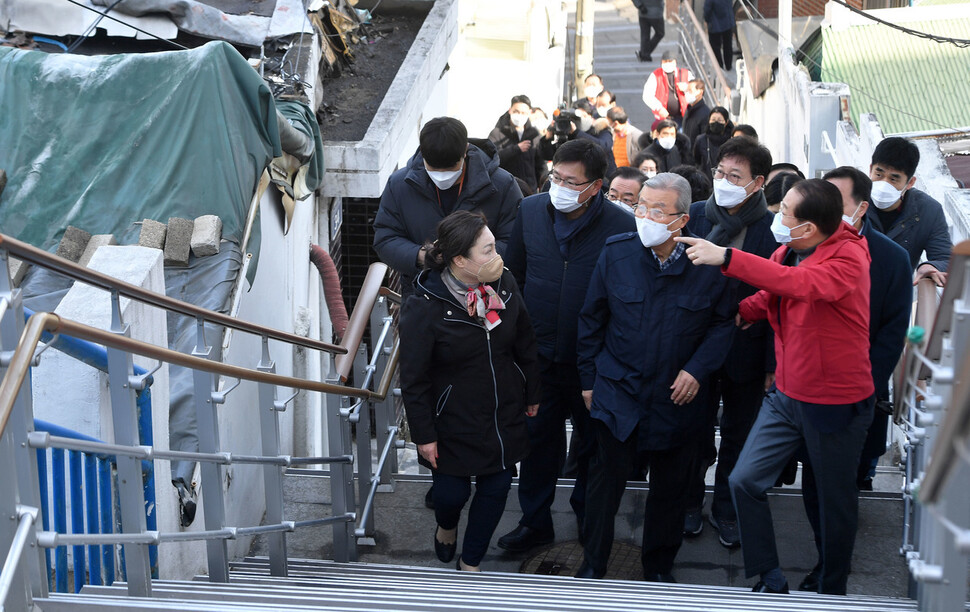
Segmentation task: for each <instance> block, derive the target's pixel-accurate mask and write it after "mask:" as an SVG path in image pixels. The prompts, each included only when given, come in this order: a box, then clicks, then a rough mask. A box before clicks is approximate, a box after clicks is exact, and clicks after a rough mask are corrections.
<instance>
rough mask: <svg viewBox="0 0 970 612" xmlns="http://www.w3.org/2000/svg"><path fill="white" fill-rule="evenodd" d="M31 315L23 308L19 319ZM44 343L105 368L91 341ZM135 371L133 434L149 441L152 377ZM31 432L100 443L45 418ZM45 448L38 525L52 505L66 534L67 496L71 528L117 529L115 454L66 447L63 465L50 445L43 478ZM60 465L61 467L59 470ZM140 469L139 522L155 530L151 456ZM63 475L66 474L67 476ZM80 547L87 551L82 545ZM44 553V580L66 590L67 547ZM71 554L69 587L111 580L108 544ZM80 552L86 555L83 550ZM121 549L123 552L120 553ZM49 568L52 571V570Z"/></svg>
mask: <svg viewBox="0 0 970 612" xmlns="http://www.w3.org/2000/svg"><path fill="white" fill-rule="evenodd" d="M32 314H34V313H33V312H32V311H30V310H29V309H27V308H25V309H24V315H25V318H30V316H31V315H32ZM43 341H45V342H53V344H52V347H53V348H55V349H57V350H59V351H61V352H62V353H64V354H66V355H68V356H70V357H73V358H74V359H77V360H79V361H81V362H83V363H85V364H87V365H90V366H91V367H93V368H96V369H98V370H100V371H102V372H107V371H108V354H107V351H106V350H105V349H104V348H103V347H101V346H99V345H97V344H93V343H91V342H87V341H84V340H78V339H77V338H71V337H69V336H57V337H56V338H55V337H53V336H51V335H50V334H47V333H45V334H44V337H43ZM134 374H135V376H144V377H145V385H144V388H143V389H140V390H137V391H136V396H135V397H136V406H137V410H138V438H139V443H140V444H142V445H145V446H152V445H153V439H152V403H151V402H152V400H151V385H152V383H153V382H154V381H153V379H152V377H151V376H150V375H148V372H147V371H146V370H144V369H143V368H140V367H138V366H135V368H134ZM34 429H35V430H36V431H45V432H48V433H50V434H51V435H53V436H60V437H64V438H71V439H76V440H88V441H94V442H100V441H101V440H98V439H97V438H92V437H90V436H86V435H84V434H81V433H78V432H75V431H72V430H70V429H67V428H64V427H61V426H59V425H55V424H53V423H47V422H44V421H40V420H35V421H34ZM47 466H48V453H47V452H46V451H44V450H38V451H37V468H38V472H39V476H40V492H41V514H42V521H43V527H44V530H45V531H46V530H50V523H51V518H52V513H51V512H50V506H51V505H53V523H54V531H56V532H58V533H68V524H67V498H68V495H70V499H71V521H70V522H71V525H70V530H71V531H70V532H71V533H112V532H114V531H115V529H116V527H118V529H117V530H118V531H120V525H119V523H120V514H119V513H117V512H115V506H116V505H117V500H116V496H115V495H114V494H113V492H114V491H115V490H116V487H114V486H113V483H112V479H113V478H114V469H113V468H114V466H115V458H114V456H111V455H100V454H91V453H84V452H80V451H69V452H68V453H67V466H65V451H63V450H61V449H51V450H50V466H51V479H52V482H50V483H49V482H48V479H47ZM65 468H66V469H65ZM142 474H143V480H144V491H145V519H146V520H145V523H146V527H147V529H148V530H149V531H154V530H156V529H158V522H157V515H156V509H155V472H154V464H153V463H152V462H151V461H142ZM68 476H69V477H68ZM85 548H86V549H87V550H85ZM45 552H46V555H47V572H48V582H49V585H50V588H51V589H52V590H56V591H58V592H62V593H63V592H67V590H68V572H69V570H68V563H67V547H64V546H60V547H57V548H56V549H55V551H54V565H53V568H52V567H51V554H50V551H49V550H48V551H45ZM72 552H73V557H74V567H73V574H74V592H75V593H76V592H78V591H80V590H81V587H82V586H83V585H84V584H86V583H88V584H95V585H100V584H108V585H110V584H112V583H113V582H114V580H115V556H114V547H113V546H111V545H104V546H97V545H90V546H86V547H85V546H73V547H72ZM85 553H86V554H85ZM122 554H123V553H122ZM121 561H122V563H121V571H122V578H124V562H123V561H124V559H123V557H122V559H121ZM149 561H150V563H151V567H152V577H153V578H158V548H157V547H156V546H152V547H150V548H149ZM52 569H53V571H52Z"/></svg>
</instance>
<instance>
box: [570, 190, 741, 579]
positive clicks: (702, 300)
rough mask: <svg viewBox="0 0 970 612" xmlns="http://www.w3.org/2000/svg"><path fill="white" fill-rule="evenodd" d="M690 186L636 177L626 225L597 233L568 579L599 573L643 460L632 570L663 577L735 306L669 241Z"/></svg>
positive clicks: (680, 232)
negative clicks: (580, 479) (638, 566)
mask: <svg viewBox="0 0 970 612" xmlns="http://www.w3.org/2000/svg"><path fill="white" fill-rule="evenodd" d="M690 193H691V191H690V184H689V183H688V182H687V180H686V179H684V178H683V177H681V176H679V175H676V174H672V173H661V174H658V175H657V176H655V177H653V178H652V179H650V180H648V181H647V182H646V183H644V186H643V190H642V191H641V192H640V196H639V203H638V204H637V206H636V208H635V209H634V214H635V217H636V225H637V231H636V232H635V233H629V234H623V235H620V236H614V237H613V238H610V239H609V240H607V242H606V246H605V247H604V249H603V252H602V254H601V255H600V258H599V261H598V262H597V264H596V269H595V271H594V272H593V277H592V279H591V280H590V284H589V291H588V292H587V293H586V302H585V304H584V305H583V310H582V312H581V313H580V317H579V337H578V349H577V353H578V357H579V362H578V364H579V377H580V382H581V383H582V388H583V400H584V402H585V405H586V407H587V408H588V409H589V410H590V416H591V418H592V424H593V425H592V426H593V431H594V432H595V436H596V445H595V446H596V449H595V453H594V456H593V459H592V460H591V461H590V465H589V476H588V484H587V489H586V497H587V502H586V504H587V511H586V521H585V523H584V532H585V536H586V538H585V541H584V542H583V557H584V563H583V565H582V567H580V569H579V571H578V572H577V573H576V576H577V577H578V578H602V577H604V576H605V575H606V572H607V560H608V559H609V557H610V550H611V548H612V545H613V535H614V518H615V516H616V512H617V509H618V508H619V505H620V498H621V497H622V495H623V491H624V489H625V487H626V481H627V478H628V476H629V475H630V474H631V472H632V471H633V470H634V469H635V468H638V467H640V466H642V463H641V460H644V459H645V460H646V464H647V468H648V469H649V471H650V492H649V493H648V494H647V499H646V505H645V508H644V527H643V544H642V551H641V552H642V558H641V561H642V563H643V575H644V578H645V579H646V580H648V581H652V582H675V580H674V577H673V575H672V573H671V572H672V569H673V564H674V558H675V557H676V555H677V551H678V550H679V549H680V544H681V541H682V540H683V525H684V512H685V510H686V507H687V492H688V490H687V484H688V480H689V478H688V475H689V473H690V469H691V465H692V463H693V462H692V460H691V456H692V454H693V448H694V438H695V437H696V436H697V434H698V429H699V425H700V423H701V421H702V415H703V413H704V410H705V406H706V394H707V392H708V388H709V386H708V384H707V381H708V379H709V378H710V376H711V375H712V374H713V373H714V372H715V371H716V370H717V369H718V368H719V367H720V366H721V364H722V362H723V361H724V358H725V356H726V355H727V349H728V346H729V344H730V342H731V336H732V335H733V333H734V324H733V318H734V312H735V301H734V300H733V296H732V293H731V291H730V287H729V285H728V282H727V280H726V279H725V278H724V277H723V276H721V275H720V274H719V273H718V272H717V270H716V269H703V268H696V267H694V266H691V265H690V262H689V261H688V260H687V258H686V257H684V256H683V255H684V251H685V246H684V245H682V244H678V243H677V242H675V241H674V238H675V237H677V236H690V235H691V234H690V233H689V232H688V231H687V230H686V229H685V227H686V225H687V222H688V221H689V220H690V215H689V214H688V212H687V211H688V208H689V206H690Z"/></svg>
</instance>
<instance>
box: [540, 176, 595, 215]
mask: <svg viewBox="0 0 970 612" xmlns="http://www.w3.org/2000/svg"><path fill="white" fill-rule="evenodd" d="M591 186H592V183H590V184H589V185H587V186H586V189H589V188H590V187H591ZM586 189H583V190H582V191H576V190H575V189H570V188H569V187H565V186H563V185H557V184H555V183H549V198H550V199H551V200H552V205H553V206H554V207H555V209H556V210H558V211H559V212H561V213H571V212H573V211H574V210H577V209H578V208H579V207H580V206H582V204H580V203H579V196H581V195H583V192H584V191H586Z"/></svg>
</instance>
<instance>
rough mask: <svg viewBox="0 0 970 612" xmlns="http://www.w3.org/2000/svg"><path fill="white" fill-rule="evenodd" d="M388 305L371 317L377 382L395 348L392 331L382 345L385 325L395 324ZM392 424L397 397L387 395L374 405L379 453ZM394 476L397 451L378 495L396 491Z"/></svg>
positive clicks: (382, 475) (385, 470) (380, 303)
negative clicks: (392, 349)
mask: <svg viewBox="0 0 970 612" xmlns="http://www.w3.org/2000/svg"><path fill="white" fill-rule="evenodd" d="M389 304H390V300H388V299H387V297H383V296H382V297H380V298H378V300H377V304H376V305H375V306H374V310H373V312H372V313H371V319H370V329H371V346H373V347H374V350H375V351H377V353H378V357H377V364H376V369H375V370H374V381H381V380H383V379H384V373H385V372H386V370H387V359H388V355H390V352H391V348H392V347H393V346H394V337H393V333H391V331H390V330H389V332H388V333H387V334H384V343H383V344H382V345H379V344H380V338H381V329H382V328H383V326H384V325H390V324H391V322H392V319H391V314H390V310H389ZM392 423H393V424H394V425H397V422H396V419H395V418H394V397H393V394H391V393H388V394H387V397H385V398H384V401H382V402H379V403H375V404H374V430H375V432H376V434H375V437H376V439H377V448H378V449H381V448H384V445H385V444H386V443H387V437H388V436H389V435H390V431H391V429H390V428H391V425H392ZM395 472H397V451H396V450H392V451H391V453H390V455H389V456H388V458H387V461H385V462H384V467H383V469H381V471H380V473H379V474H378V475H377V476H378V478H379V479H380V485H379V486H378V489H377V490H378V491H379V492H381V493H392V492H393V491H394V480H393V474H394V473H395Z"/></svg>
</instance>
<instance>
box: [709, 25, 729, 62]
mask: <svg viewBox="0 0 970 612" xmlns="http://www.w3.org/2000/svg"><path fill="white" fill-rule="evenodd" d="M733 37H734V30H727V31H724V32H708V33H707V40H708V41H710V43H711V49H713V50H714V57H715V58H717V63H718V64H719V65H720V66H721V68H723V69H725V70H731V68H732V67H733V62H734V50H733V49H732V48H731V45H732V42H731V39H732V38H733Z"/></svg>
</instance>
